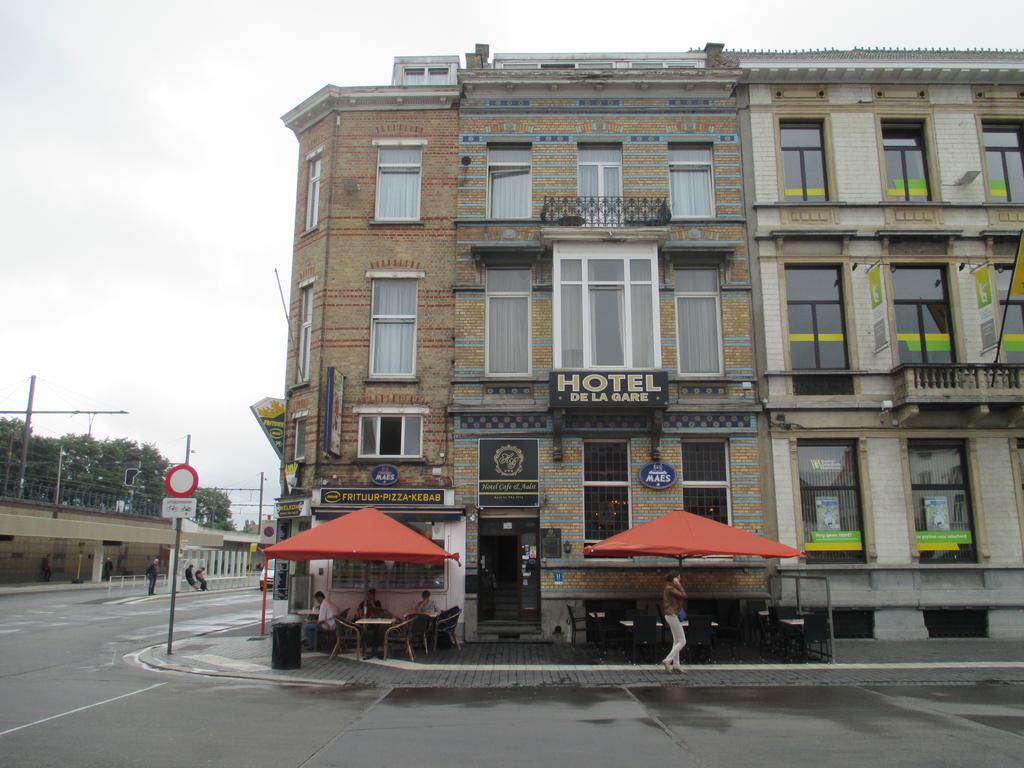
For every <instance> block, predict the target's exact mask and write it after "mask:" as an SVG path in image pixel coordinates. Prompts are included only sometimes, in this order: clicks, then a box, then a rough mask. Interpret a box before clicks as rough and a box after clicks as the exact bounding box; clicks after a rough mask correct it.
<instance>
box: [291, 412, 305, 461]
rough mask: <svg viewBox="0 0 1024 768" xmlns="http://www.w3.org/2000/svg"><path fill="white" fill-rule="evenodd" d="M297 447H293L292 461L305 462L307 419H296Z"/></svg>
mask: <svg viewBox="0 0 1024 768" xmlns="http://www.w3.org/2000/svg"><path fill="white" fill-rule="evenodd" d="M294 423H295V445H293V446H292V459H293V460H294V461H303V460H305V458H306V419H305V417H303V418H300V419H295V422H294Z"/></svg>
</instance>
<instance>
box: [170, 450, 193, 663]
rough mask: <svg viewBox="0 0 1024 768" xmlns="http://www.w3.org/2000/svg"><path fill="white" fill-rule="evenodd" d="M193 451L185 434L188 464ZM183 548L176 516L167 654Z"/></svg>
mask: <svg viewBox="0 0 1024 768" xmlns="http://www.w3.org/2000/svg"><path fill="white" fill-rule="evenodd" d="M191 453H192V435H191V434H188V435H185V463H186V464H188V459H189V454H191ZM179 549H181V518H180V517H176V518H174V554H173V555H172V558H171V563H172V565H171V574H170V579H171V616H170V619H169V620H168V622H167V655H168V656H170V655H171V643H172V642H173V641H174V604H175V602H177V599H178V550H179Z"/></svg>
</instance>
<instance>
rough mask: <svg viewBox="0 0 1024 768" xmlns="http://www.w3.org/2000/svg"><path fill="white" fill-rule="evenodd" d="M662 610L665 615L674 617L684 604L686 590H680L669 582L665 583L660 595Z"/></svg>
mask: <svg viewBox="0 0 1024 768" xmlns="http://www.w3.org/2000/svg"><path fill="white" fill-rule="evenodd" d="M661 602H662V608H663V609H664V611H665V615H666V616H668V615H670V614H671V615H672V616H675V615H676V614H677V613H679V609H680V608H683V607H684V606H685V604H686V590H684V589H680V588H679V587H677V586H676V585H675V584H673V583H672V582H671V581H669V582H666V583H665V589H664V591H663V592H662V593H661Z"/></svg>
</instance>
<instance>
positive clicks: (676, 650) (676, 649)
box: [665, 613, 686, 664]
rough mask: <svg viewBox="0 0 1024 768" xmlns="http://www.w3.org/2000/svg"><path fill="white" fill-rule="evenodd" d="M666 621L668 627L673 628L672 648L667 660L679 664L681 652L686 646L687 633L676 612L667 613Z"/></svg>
mask: <svg viewBox="0 0 1024 768" xmlns="http://www.w3.org/2000/svg"><path fill="white" fill-rule="evenodd" d="M665 621H667V622H668V628H669V629H670V630H672V650H671V651H669V652H668V656H666V657H665V661H667V662H669V663H670V664H679V654H680V652H681V651H682V650H683V648H685V647H686V633H685V632H683V625H682V624H680V623H679V617H678V616H676V615H675V614H674V613H672V614H667V615H666V616H665Z"/></svg>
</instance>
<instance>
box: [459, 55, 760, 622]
mask: <svg viewBox="0 0 1024 768" xmlns="http://www.w3.org/2000/svg"><path fill="white" fill-rule="evenodd" d="M719 54H720V46H714V45H711V46H708V48H707V49H706V50H705V51H698V52H690V53H684V54H614V55H609V54H589V53H588V54H573V55H564V54H560V55H533V54H531V55H515V54H498V55H495V56H494V58H493V61H490V60H489V57H488V51H487V49H486V47H485V46H479V47H478V48H477V51H476V53H475V54H472V55H469V56H468V57H467V64H468V67H467V68H466V69H465V70H464V71H463V72H461V74H460V84H461V86H462V100H461V103H460V107H459V147H458V152H459V184H458V189H459V194H458V212H457V218H456V220H455V224H456V233H457V236H456V239H457V243H456V254H455V283H454V296H455V366H454V377H453V390H452V404H451V410H452V418H453V430H454V441H453V448H454V450H453V460H454V478H455V489H456V493H457V496H458V498H459V499H461V500H462V501H463V502H464V503H466V504H467V509H468V510H469V512H468V516H467V560H466V565H467V572H466V578H467V589H466V591H467V595H466V607H467V611H466V622H467V623H466V626H467V632H468V634H469V635H470V636H474V635H475V636H479V637H495V636H509V635H512V636H515V635H518V636H520V637H524V636H526V637H528V636H531V635H543V636H551V634H552V633H553V632H559V631H561V630H560V628H561V627H564V625H565V620H566V618H567V605H574V606H575V607H576V610H577V615H582V612H583V610H584V609H587V610H594V609H599V608H602V607H605V608H608V609H612V608H614V607H620V608H624V607H627V606H628V607H633V606H635V605H636V603H637V601H640V603H641V604H648V603H651V602H653V601H654V600H656V599H657V597H658V595H659V594H660V588H661V585H662V583H663V576H662V574H663V573H664V571H665V569H666V568H667V567H668V566H671V565H673V563H670V562H667V561H664V560H661V561H658V560H656V559H647V560H636V561H607V560H602V559H599V558H588V557H585V556H584V553H583V548H584V546H585V545H586V544H588V543H592V542H596V541H598V540H601V539H604V538H606V537H608V536H611V535H613V534H615V533H618V532H620V531H623V530H625V529H627V528H629V527H630V526H632V525H637V524H639V523H642V522H644V521H646V520H650V519H652V518H654V517H656V516H658V515H660V514H662V513H664V512H667V511H669V510H671V509H675V508H680V507H683V506H686V507H687V508H688V509H690V510H692V511H694V512H699V513H701V514H706V515H709V516H711V517H713V518H715V519H717V520H721V521H722V522H728V523H732V524H734V525H737V526H741V527H744V528H747V529H750V530H752V531H757V532H765V531H767V532H771V522H770V521H769V520H767V519H765V518H764V516H763V514H762V508H761V488H760V479H759V456H758V443H757V430H758V411H759V410H760V405H759V402H758V400H757V398H756V396H755V387H754V378H755V377H754V351H753V340H752V320H751V315H752V307H751V294H750V279H749V270H748V261H747V256H746V229H745V225H744V204H743V193H742V179H741V164H742V162H741V161H742V158H741V151H740V144H739V135H738V126H737V115H736V102H735V98H734V96H733V91H734V89H735V87H736V85H737V82H738V79H739V77H740V72H739V71H738V70H736V69H730V68H727V67H724V66H722V65H721V63H720V61H719V60H718V57H719ZM652 463H662V464H663V465H666V466H667V467H668V469H669V471H670V472H674V473H675V474H676V475H677V476H678V478H679V480H678V481H677V482H676V483H675V484H673V485H671V486H670V487H665V488H652V487H647V486H646V485H645V484H644V483H642V482H641V474H642V469H643V468H644V467H645V466H646V465H648V464H652ZM764 567H765V566H764V563H763V562H761V561H758V562H734V561H733V560H731V559H723V560H721V561H718V562H713V563H697V564H689V563H687V564H686V565H685V566H684V571H685V573H684V582H685V583H686V586H687V588H688V589H689V590H690V594H691V597H692V598H693V599H696V600H707V601H713V600H715V599H719V598H736V597H742V596H744V595H752V594H763V592H764V590H765V587H766V579H765V570H764Z"/></svg>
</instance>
